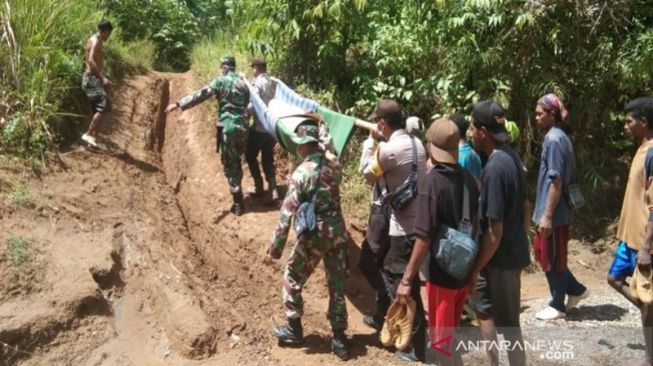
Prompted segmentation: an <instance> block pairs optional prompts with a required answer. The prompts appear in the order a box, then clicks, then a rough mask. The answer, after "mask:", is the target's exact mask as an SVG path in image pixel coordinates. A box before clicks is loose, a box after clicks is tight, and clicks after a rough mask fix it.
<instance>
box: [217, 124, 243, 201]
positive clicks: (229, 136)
mask: <svg viewBox="0 0 653 366" xmlns="http://www.w3.org/2000/svg"><path fill="white" fill-rule="evenodd" d="M223 128H224V129H223V130H222V136H221V138H222V142H221V143H220V160H221V161H222V167H223V169H224V175H225V177H227V182H229V189H230V191H231V193H236V192H238V191H239V190H240V184H241V182H242V180H243V167H242V157H243V155H245V150H246V149H247V137H248V135H249V131H248V129H247V128H246V127H245V125H242V126H241V125H240V124H236V123H226V124H224V127H223Z"/></svg>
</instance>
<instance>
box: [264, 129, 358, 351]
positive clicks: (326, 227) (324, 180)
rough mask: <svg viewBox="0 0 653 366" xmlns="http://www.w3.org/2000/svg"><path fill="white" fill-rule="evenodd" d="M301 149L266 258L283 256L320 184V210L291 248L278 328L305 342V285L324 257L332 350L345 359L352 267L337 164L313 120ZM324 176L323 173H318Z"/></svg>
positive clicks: (286, 339) (285, 336)
mask: <svg viewBox="0 0 653 366" xmlns="http://www.w3.org/2000/svg"><path fill="white" fill-rule="evenodd" d="M293 141H294V142H295V143H296V144H297V145H298V147H297V152H298V153H299V155H300V156H302V157H303V158H304V161H303V162H302V163H301V164H300V165H299V166H298V167H297V169H295V172H294V173H293V174H292V177H291V179H290V183H289V186H288V192H287V194H286V197H285V199H284V201H283V205H282V207H281V214H280V216H279V222H278V223H277V228H276V231H275V233H274V237H273V239H272V243H271V244H270V247H269V249H268V251H267V254H266V257H265V259H264V263H266V264H269V263H271V262H272V259H278V258H280V257H281V253H282V252H283V248H284V246H285V243H286V239H287V237H288V231H289V229H290V222H291V220H292V218H293V216H295V214H296V212H297V208H298V207H299V205H300V204H301V203H302V202H306V201H309V200H310V199H311V198H312V196H313V192H314V190H315V189H316V187H317V191H316V192H317V199H316V203H315V215H316V221H317V231H316V232H315V233H313V234H303V235H301V236H300V237H299V238H298V241H297V243H296V244H295V247H294V248H293V249H292V251H291V252H290V256H289V259H288V263H287V264H286V268H285V270H284V275H283V306H284V308H285V311H286V317H287V318H288V325H285V326H279V327H275V328H274V335H275V336H276V337H277V338H278V339H279V343H280V344H282V345H283V344H301V343H302V342H303V341H304V337H303V329H302V324H301V316H302V314H303V310H304V301H303V299H302V288H303V287H304V284H305V283H306V281H307V280H308V278H309V277H310V275H311V274H312V273H313V270H314V269H315V268H316V267H317V266H318V264H319V263H320V260H321V259H324V268H325V270H326V275H327V276H326V277H327V282H328V286H329V310H328V314H327V318H328V319H329V321H330V322H331V329H332V330H333V338H332V339H331V349H332V351H333V352H334V353H335V354H336V355H337V356H338V357H340V358H341V359H343V360H346V359H347V358H349V352H348V350H347V346H346V342H347V339H346V337H345V334H344V331H345V329H346V328H347V308H346V302H345V275H346V271H347V232H346V230H345V222H344V219H343V217H342V211H341V209H340V188H339V186H340V182H341V180H342V174H341V172H340V169H339V168H338V165H337V164H335V163H334V162H332V161H330V160H328V159H326V158H325V156H324V153H323V152H322V151H321V149H320V147H319V130H318V128H317V127H316V126H313V125H300V126H299V127H298V128H297V130H296V133H295V136H294V137H293ZM318 178H319V179H318Z"/></svg>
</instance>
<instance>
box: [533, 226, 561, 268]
mask: <svg viewBox="0 0 653 366" xmlns="http://www.w3.org/2000/svg"><path fill="white" fill-rule="evenodd" d="M567 242H569V225H562V226H558V227H555V228H553V230H552V231H551V235H549V237H548V238H545V237H543V236H542V235H540V233H535V238H533V254H534V255H535V260H537V261H538V262H539V263H540V265H541V266H542V270H543V271H544V272H551V271H556V272H562V271H565V270H566V269H567Z"/></svg>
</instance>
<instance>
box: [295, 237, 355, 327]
mask: <svg viewBox="0 0 653 366" xmlns="http://www.w3.org/2000/svg"><path fill="white" fill-rule="evenodd" d="M336 243H337V244H336ZM322 259H324V269H325V271H326V278H327V284H328V287H329V309H328V311H327V319H329V322H330V323H331V329H333V330H345V329H347V304H346V302H345V276H346V272H347V244H346V242H342V241H340V240H334V239H332V238H329V239H324V238H320V237H315V236H314V237H311V238H306V239H302V240H299V241H298V242H297V244H295V247H294V248H293V249H292V251H291V252H290V258H289V259H288V263H287V264H286V269H285V270H284V273H283V306H284V308H285V311H286V317H287V318H289V319H294V318H300V317H301V316H302V315H303V313H304V300H303V298H302V288H303V287H304V284H305V283H306V281H308V278H309V277H310V276H311V274H312V273H313V271H314V270H315V268H316V267H317V266H318V264H319V263H320V260H322Z"/></svg>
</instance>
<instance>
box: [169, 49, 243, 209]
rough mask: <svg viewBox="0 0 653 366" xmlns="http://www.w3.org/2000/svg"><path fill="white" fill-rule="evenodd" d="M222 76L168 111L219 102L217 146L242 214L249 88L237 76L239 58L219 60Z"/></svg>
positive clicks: (225, 173) (182, 99)
mask: <svg viewBox="0 0 653 366" xmlns="http://www.w3.org/2000/svg"><path fill="white" fill-rule="evenodd" d="M220 69H221V71H222V76H220V77H219V78H217V79H215V80H213V81H212V82H211V83H210V84H209V85H207V86H205V87H203V88H202V89H199V90H197V91H195V92H193V93H192V94H189V95H187V96H185V97H183V98H181V99H179V100H178V101H177V102H176V103H173V104H170V105H169V106H168V107H167V108H166V110H165V112H166V113H170V112H172V111H174V110H175V109H177V108H181V110H182V111H183V110H186V109H189V108H192V107H194V106H196V105H198V104H200V103H202V102H204V101H205V100H207V99H209V98H211V97H212V96H215V97H216V98H217V100H218V107H219V117H218V122H217V127H218V136H217V138H218V145H219V149H220V157H221V160H222V166H223V168H224V175H225V176H226V177H227V181H228V182H229V190H230V191H231V195H232V196H233V200H234V204H233V205H232V206H231V212H233V213H234V214H236V215H239V216H240V215H242V214H243V212H244V206H243V191H242V189H241V186H240V183H241V181H242V179H243V168H242V166H241V157H242V156H243V155H244V153H245V149H246V148H247V136H248V131H249V125H248V122H247V104H248V103H249V88H248V87H247V83H246V82H245V80H243V78H241V77H240V76H238V74H236V72H235V70H236V59H235V58H234V57H233V56H224V57H222V58H221V59H220Z"/></svg>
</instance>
